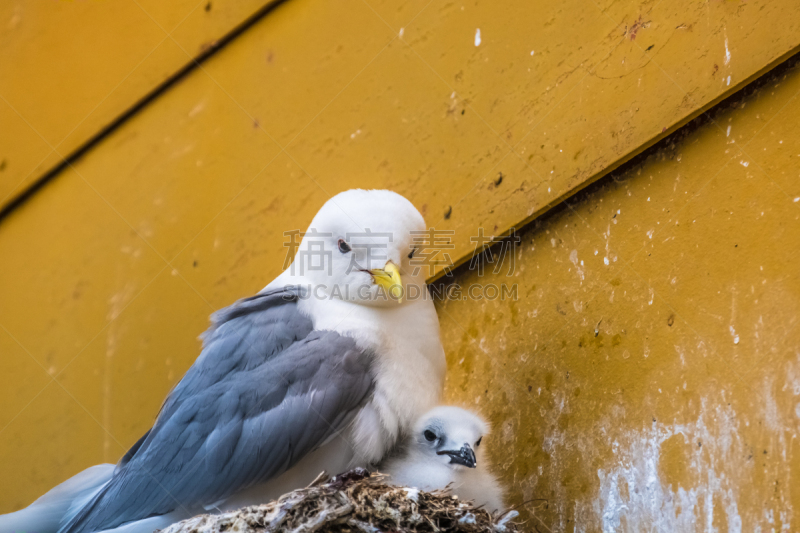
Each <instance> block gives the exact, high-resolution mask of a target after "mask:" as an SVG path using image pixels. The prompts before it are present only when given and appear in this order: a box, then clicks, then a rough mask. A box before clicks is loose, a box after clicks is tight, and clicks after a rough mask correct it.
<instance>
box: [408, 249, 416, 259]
mask: <svg viewBox="0 0 800 533" xmlns="http://www.w3.org/2000/svg"><path fill="white" fill-rule="evenodd" d="M415 253H417V249H416V247H415V248H413V249H412V250H411V251H410V252H408V258H409V259H414V254H415Z"/></svg>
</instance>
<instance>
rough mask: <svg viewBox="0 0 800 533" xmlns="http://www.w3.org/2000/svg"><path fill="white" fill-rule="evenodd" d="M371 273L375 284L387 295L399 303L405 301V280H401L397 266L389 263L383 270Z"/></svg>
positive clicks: (374, 269) (374, 270) (373, 270)
mask: <svg viewBox="0 0 800 533" xmlns="http://www.w3.org/2000/svg"><path fill="white" fill-rule="evenodd" d="M369 273H370V274H372V279H374V280H375V283H376V284H377V285H379V286H381V287H383V288H384V289H385V290H386V294H388V295H389V296H390V297H391V298H394V299H396V300H397V303H401V302H402V301H403V280H402V279H400V271H399V270H398V269H397V265H395V264H394V263H392V262H391V261H388V262H387V263H386V265H385V266H384V267H383V268H373V269H372V270H370V271H369Z"/></svg>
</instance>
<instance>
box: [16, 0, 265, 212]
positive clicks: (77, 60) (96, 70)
mask: <svg viewBox="0 0 800 533" xmlns="http://www.w3.org/2000/svg"><path fill="white" fill-rule="evenodd" d="M266 3H267V1H266V0H236V1H230V0H181V1H178V2H176V1H170V2H163V1H160V0H123V1H108V0H95V1H88V2H84V1H78V2H75V1H54V2H26V1H24V0H14V1H7V2H2V3H0V28H2V31H0V52H1V53H2V56H3V61H2V62H0V96H1V97H2V98H0V125H2V127H0V206H2V205H4V204H5V203H6V202H7V201H8V200H10V199H11V198H12V197H14V196H16V195H17V194H18V193H19V192H20V191H22V190H24V189H25V188H26V187H27V186H28V185H30V184H31V183H32V182H33V181H35V180H36V179H37V178H39V177H40V176H41V175H42V174H43V173H44V172H46V171H47V170H49V169H50V168H51V167H53V166H55V165H56V164H57V163H59V162H60V161H61V157H62V156H64V157H65V156H67V155H69V154H70V153H71V152H72V151H73V150H75V149H76V148H77V147H78V146H80V145H81V144H82V143H83V142H85V141H87V140H88V139H89V138H90V137H91V136H92V135H94V134H95V133H96V132H97V131H98V130H99V129H101V128H102V127H103V126H105V125H106V124H108V123H110V122H111V121H112V120H113V119H114V118H115V117H117V116H119V115H120V114H121V113H123V112H124V111H125V110H126V109H128V108H129V107H131V106H132V105H133V104H134V103H135V102H136V101H137V100H138V99H140V98H141V97H143V96H144V95H145V94H146V93H147V92H149V91H150V90H152V89H154V88H155V87H156V86H158V85H159V84H160V83H161V82H163V81H164V80H165V79H167V78H168V77H169V76H171V75H172V74H173V73H175V72H176V71H177V70H179V69H180V68H181V67H182V66H183V65H185V64H187V63H189V62H190V61H191V59H192V58H193V57H195V56H198V55H199V54H200V53H201V52H202V51H203V49H204V48H205V47H208V46H209V45H210V44H211V43H212V42H214V41H215V40H217V39H219V38H220V37H222V36H223V35H224V34H225V33H227V32H228V31H229V30H231V29H232V28H234V27H235V26H236V25H237V24H239V23H241V22H242V21H243V20H244V19H246V18H247V17H248V16H249V15H250V14H252V13H254V12H255V11H257V10H258V8H260V7H261V6H263V5H265V4H266Z"/></svg>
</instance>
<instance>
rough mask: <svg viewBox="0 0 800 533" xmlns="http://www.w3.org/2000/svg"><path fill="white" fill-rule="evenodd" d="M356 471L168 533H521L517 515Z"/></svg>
mask: <svg viewBox="0 0 800 533" xmlns="http://www.w3.org/2000/svg"><path fill="white" fill-rule="evenodd" d="M381 481H382V478H381V476H380V475H374V474H373V475H371V474H369V472H367V471H366V470H363V469H356V470H352V471H350V472H347V473H345V474H341V475H339V476H336V477H334V478H333V479H328V478H327V476H325V475H321V476H320V477H318V478H317V479H316V480H315V481H314V482H313V483H312V484H311V485H309V486H308V487H306V488H304V489H300V490H296V491H294V492H290V493H288V494H285V495H284V496H282V497H281V498H280V499H278V500H276V501H272V502H270V503H267V504H263V505H255V506H252V507H244V508H242V509H239V510H237V511H232V512H228V513H222V514H217V515H199V516H195V517H193V518H189V519H187V520H184V521H183V522H178V523H177V524H173V525H171V526H170V527H168V528H166V529H164V530H162V533H270V532H273V531H275V532H277V531H280V532H282V533H283V532H287V533H300V532H302V533H312V532H316V533H351V532H352V533H379V532H386V533H405V532H408V533H417V532H419V533H423V532H424V533H428V532H431V533H432V532H447V533H450V532H462V533H489V532H491V533H515V532H516V531H518V529H517V525H516V524H515V523H514V522H512V521H511V520H512V519H513V518H515V517H516V516H517V513H516V511H509V512H507V513H505V514H504V515H502V516H498V515H492V514H491V513H489V512H488V511H486V510H485V509H481V508H476V507H474V506H473V505H472V504H470V503H469V502H462V501H459V500H458V498H457V497H456V496H451V495H450V494H447V493H446V492H444V491H434V492H424V491H420V490H417V489H412V488H407V487H394V486H389V485H385V484H383V483H382V482H381Z"/></svg>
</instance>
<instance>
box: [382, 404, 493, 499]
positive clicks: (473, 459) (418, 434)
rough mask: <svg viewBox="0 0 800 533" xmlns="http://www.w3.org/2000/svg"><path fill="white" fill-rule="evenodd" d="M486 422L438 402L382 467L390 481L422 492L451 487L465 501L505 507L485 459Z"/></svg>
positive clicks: (420, 419)
mask: <svg viewBox="0 0 800 533" xmlns="http://www.w3.org/2000/svg"><path fill="white" fill-rule="evenodd" d="M488 429H489V428H488V425H487V424H486V422H484V420H483V419H482V418H480V417H479V416H478V415H476V414H475V413H473V412H471V411H467V410H465V409H461V408H460V407H451V406H439V407H435V408H433V409H432V410H430V411H428V412H427V413H425V414H424V415H422V417H420V418H419V420H417V422H416V424H414V430H413V432H412V433H410V434H409V435H408V436H407V437H406V439H405V440H404V442H403V443H401V444H400V446H399V447H398V452H397V453H396V454H395V455H393V456H391V457H389V458H388V459H387V460H386V461H384V463H383V464H382V465H380V467H379V468H378V470H379V471H381V472H384V473H386V474H388V476H389V479H388V481H389V483H391V484H394V485H403V486H407V487H415V488H418V489H421V490H424V491H432V490H437V489H445V488H448V490H450V492H451V493H452V494H455V495H456V496H458V497H459V498H460V499H461V500H465V501H466V500H469V501H473V502H474V504H475V505H476V506H484V507H485V508H486V509H487V510H488V511H504V510H505V505H504V504H503V490H502V488H501V487H500V484H499V483H498V482H497V479H496V478H495V477H494V476H493V475H492V473H491V472H489V469H488V468H487V465H486V461H485V459H484V447H483V446H481V442H482V439H483V436H484V435H486V434H487V433H488Z"/></svg>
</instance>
